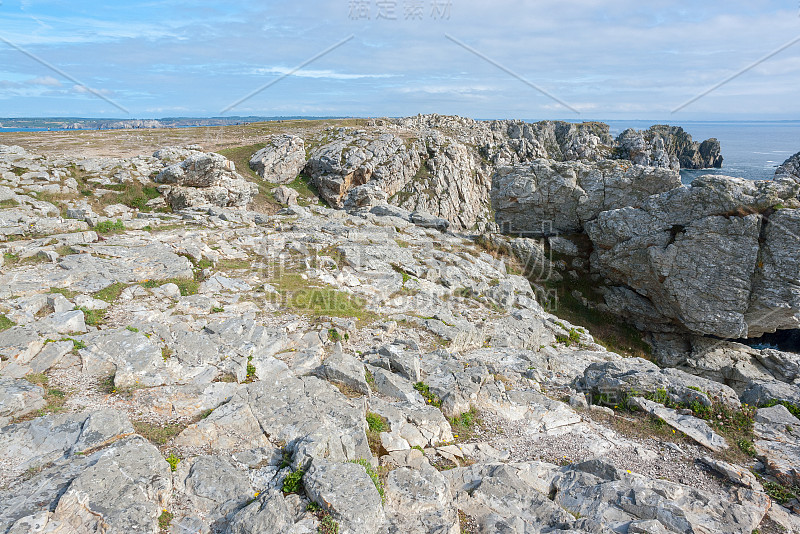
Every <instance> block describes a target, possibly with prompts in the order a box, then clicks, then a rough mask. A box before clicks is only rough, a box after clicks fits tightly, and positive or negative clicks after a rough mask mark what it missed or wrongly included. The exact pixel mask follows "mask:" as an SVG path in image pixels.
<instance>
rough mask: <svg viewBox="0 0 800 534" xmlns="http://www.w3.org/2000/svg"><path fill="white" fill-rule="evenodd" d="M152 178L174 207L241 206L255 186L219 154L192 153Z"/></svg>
mask: <svg viewBox="0 0 800 534" xmlns="http://www.w3.org/2000/svg"><path fill="white" fill-rule="evenodd" d="M155 181H156V182H157V183H160V184H165V185H162V186H160V187H159V191H160V192H161V193H162V194H163V195H164V197H165V198H166V199H167V202H168V203H169V204H170V205H171V206H172V209H174V210H180V209H185V208H196V207H204V206H206V207H207V206H220V207H237V208H243V207H245V206H247V204H248V203H250V201H251V200H252V197H253V196H254V195H255V194H257V193H258V187H257V186H256V185H255V184H252V183H250V182H248V181H247V180H245V179H244V178H242V177H241V175H239V174H237V173H236V166H235V165H234V164H233V162H232V161H229V160H227V159H226V158H225V157H224V156H221V155H219V154H214V153H209V154H193V155H191V156H189V157H188V158H187V159H185V160H184V161H183V162H182V163H176V164H174V165H170V166H169V167H167V168H166V169H164V170H163V171H161V172H160V173H159V174H158V176H156V178H155Z"/></svg>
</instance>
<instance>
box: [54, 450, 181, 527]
mask: <svg viewBox="0 0 800 534" xmlns="http://www.w3.org/2000/svg"><path fill="white" fill-rule="evenodd" d="M171 490H172V477H171V474H170V468H169V464H167V462H166V461H164V458H163V457H162V456H161V454H160V453H159V452H158V449H156V448H155V447H154V446H153V445H151V444H150V443H148V442H147V441H146V440H144V439H143V438H139V437H135V438H129V439H127V440H124V441H122V442H120V443H118V444H115V445H114V446H112V447H109V448H108V449H106V450H105V451H103V453H102V455H101V456H100V458H99V459H98V461H97V463H95V464H94V465H92V466H90V467H87V468H86V469H85V470H84V471H83V472H82V473H81V474H80V475H78V477H77V478H76V479H75V480H73V481H72V483H71V484H70V485H69V487H68V488H67V491H66V492H65V493H64V495H63V496H62V497H61V498H60V499H59V500H58V506H56V508H55V510H54V512H53V513H54V518H55V519H57V520H60V521H62V522H64V523H65V524H67V525H69V526H71V527H72V528H74V529H75V530H77V531H82V532H93V531H98V532H102V531H106V532H154V531H155V530H156V528H157V523H158V516H159V515H161V509H162V508H163V507H164V506H165V505H166V504H167V500H168V498H169V495H170V492H171Z"/></svg>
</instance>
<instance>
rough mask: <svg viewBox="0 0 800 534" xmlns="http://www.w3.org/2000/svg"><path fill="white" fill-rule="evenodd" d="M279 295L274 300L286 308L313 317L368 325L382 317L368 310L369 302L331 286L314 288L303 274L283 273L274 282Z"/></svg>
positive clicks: (273, 297)
mask: <svg viewBox="0 0 800 534" xmlns="http://www.w3.org/2000/svg"><path fill="white" fill-rule="evenodd" d="M270 283H271V284H272V285H273V286H274V287H275V288H276V289H277V290H278V294H277V295H273V296H271V297H270V298H272V299H276V298H277V299H279V300H280V304H282V305H283V306H284V307H286V308H290V309H292V310H295V311H297V312H298V313H303V314H305V315H309V316H312V317H347V318H353V319H357V320H360V321H364V322H366V323H369V322H372V321H374V320H375V319H377V318H378V316H377V315H376V314H375V313H373V312H370V311H368V310H367V309H366V302H365V301H364V300H363V299H360V298H358V297H355V296H353V295H351V294H349V293H345V292H344V291H339V290H337V289H334V288H333V287H331V286H314V285H312V283H311V282H310V281H309V280H305V279H304V278H303V277H302V276H300V275H299V274H294V273H282V274H280V275H279V276H278V277H276V278H275V279H274V280H273V281H271V282H270Z"/></svg>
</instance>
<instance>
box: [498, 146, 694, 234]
mask: <svg viewBox="0 0 800 534" xmlns="http://www.w3.org/2000/svg"><path fill="white" fill-rule="evenodd" d="M680 185H681V181H680V176H679V174H678V173H677V172H674V171H669V170H665V169H658V168H648V167H641V166H633V167H631V166H630V165H629V164H626V163H623V162H616V161H602V162H599V163H593V164H588V163H580V162H563V163H561V162H555V161H551V160H536V161H535V162H533V163H532V164H530V165H525V166H518V167H513V168H501V169H499V170H498V171H497V172H496V173H495V175H494V176H493V178H492V207H493V208H494V210H495V221H496V222H497V224H498V225H500V227H501V229H502V230H503V231H504V232H505V233H525V234H528V235H530V234H534V235H554V234H558V233H574V232H580V231H582V230H583V226H584V224H585V223H586V222H587V221H590V220H592V219H595V218H596V217H597V216H598V214H599V213H600V212H602V211H607V210H614V209H619V208H624V207H626V206H635V207H638V206H640V205H642V204H643V203H644V201H645V200H646V199H647V198H648V197H649V196H651V195H655V194H658V193H663V192H665V191H669V190H671V189H675V188H677V187H680Z"/></svg>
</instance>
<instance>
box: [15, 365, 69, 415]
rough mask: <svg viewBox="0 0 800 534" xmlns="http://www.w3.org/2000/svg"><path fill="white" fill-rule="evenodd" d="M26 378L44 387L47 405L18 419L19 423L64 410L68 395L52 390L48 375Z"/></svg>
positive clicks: (34, 374) (61, 391)
mask: <svg viewBox="0 0 800 534" xmlns="http://www.w3.org/2000/svg"><path fill="white" fill-rule="evenodd" d="M24 378H25V380H27V381H28V382H30V383H31V384H36V385H39V386H42V388H43V389H44V400H45V402H46V403H47V404H46V405H45V407H44V408H41V409H39V410H36V411H35V412H33V413H30V414H28V415H27V416H25V417H22V418H20V419H17V422H19V421H23V420H27V419H33V418H35V417H42V416H44V415H47V414H49V413H58V412H60V411H62V410H63V409H64V404H65V403H66V402H67V394H66V393H65V392H64V391H63V390H61V389H57V388H51V387H50V379H49V378H48V377H47V375H45V374H44V373H29V374H27V375H25V377H24Z"/></svg>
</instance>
